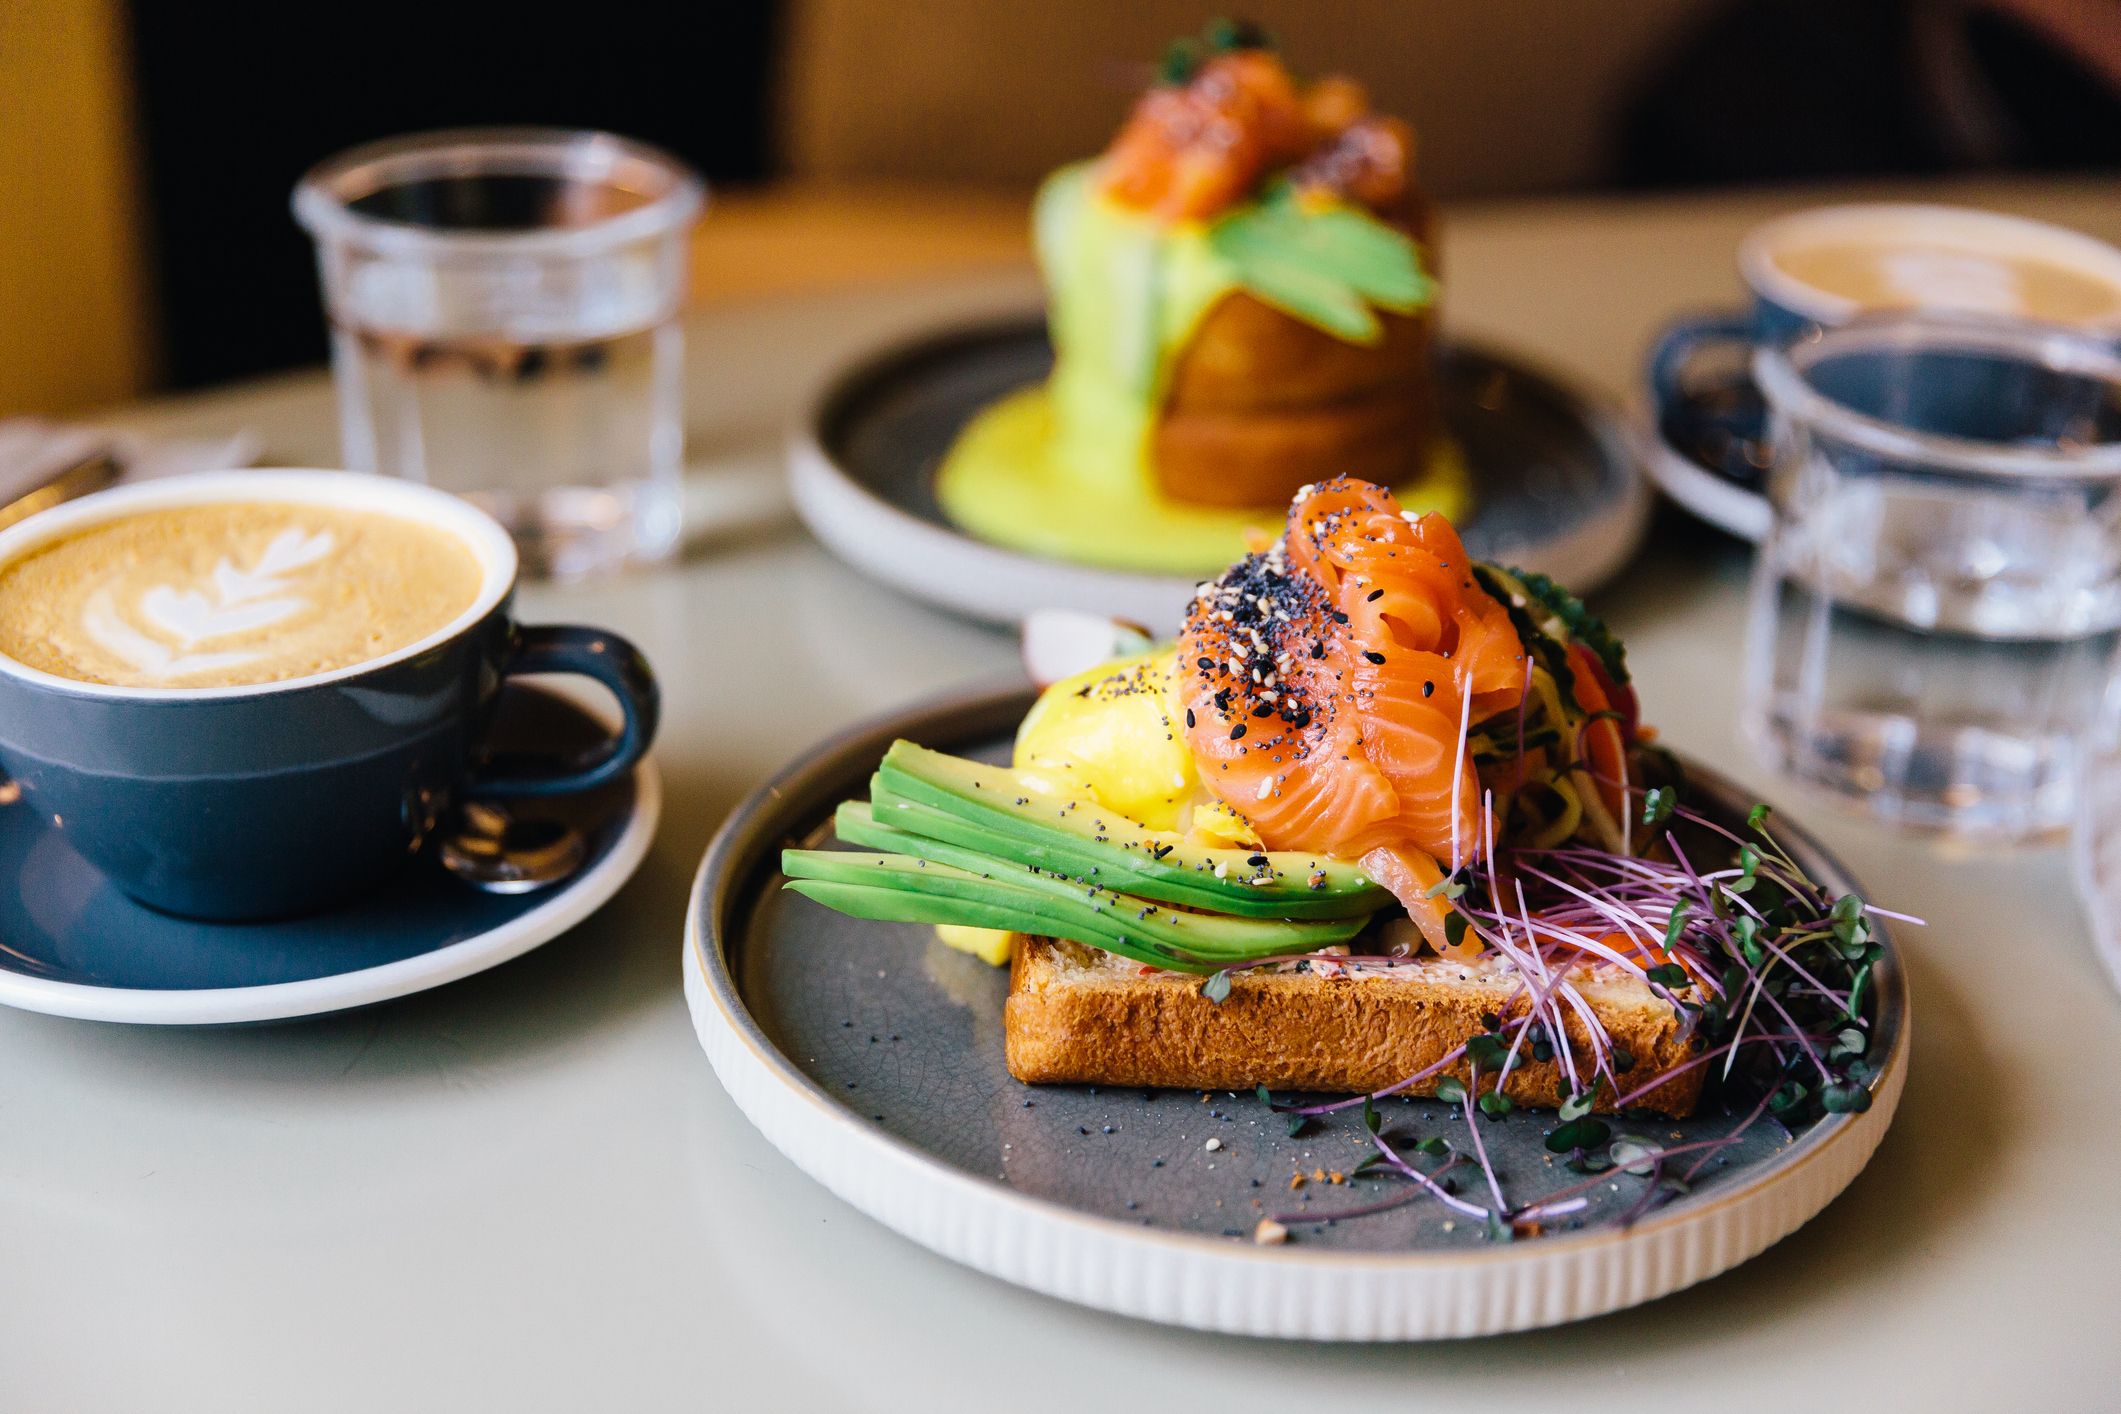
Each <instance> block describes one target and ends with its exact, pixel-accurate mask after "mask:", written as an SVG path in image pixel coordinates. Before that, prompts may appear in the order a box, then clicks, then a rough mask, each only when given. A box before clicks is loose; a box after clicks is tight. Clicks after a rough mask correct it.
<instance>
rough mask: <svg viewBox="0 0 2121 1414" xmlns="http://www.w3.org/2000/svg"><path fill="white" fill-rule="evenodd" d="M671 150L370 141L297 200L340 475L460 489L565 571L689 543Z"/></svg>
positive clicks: (587, 142) (500, 140) (681, 181)
mask: <svg viewBox="0 0 2121 1414" xmlns="http://www.w3.org/2000/svg"><path fill="white" fill-rule="evenodd" d="M703 198H704V188H703V187H702V185H701V183H700V181H699V179H698V178H697V177H696V176H695V175H694V174H693V173H692V172H691V171H689V170H688V169H687V168H686V167H684V166H683V165H682V164H681V163H679V162H678V161H677V160H676V159H674V158H672V157H670V156H668V155H666V154H664V153H661V152H658V151H656V150H655V149H653V148H650V147H646V146H643V145H642V144H639V143H635V142H630V141H627V140H626V139H624V138H618V137H613V136H612V135H610V134H608V133H595V132H567V131H556V130H547V129H514V128H496V129H476V130H463V131H456V132H443V133H432V134H427V135H423V136H418V137H409V138H400V139H395V140H392V141H389V142H382V143H376V144H373V145H371V146H368V147H361V148H355V149H354V150H352V151H350V152H346V153H342V154H341V155H339V156H337V157H334V158H332V159H331V160H330V161H328V162H325V163H323V164H322V165H320V166H318V167H317V168H315V169H314V170H312V171H311V172H310V173H309V174H308V175H307V176H305V177H304V178H303V179H302V181H301V183H300V184H299V185H298V186H297V187H296V188H295V195H294V207H295V215H296V218H297V219H298V220H299V221H300V222H301V223H302V224H303V226H305V227H306V228H308V230H309V232H310V234H311V236H312V237H314V238H315V240H316V243H317V264H318V269H319V272H320V274H321V275H322V278H323V284H324V304H325V310H326V313H327V315H328V316H329V318H330V321H331V337H332V372H333V376H334V378H335V380H336V382H337V385H338V395H339V425H340V441H341V445H342V450H343V452H344V455H345V458H346V462H347V465H349V466H351V467H354V468H356V469H359V470H364V471H377V472H383V473H385V474H387V475H392V476H403V477H408V478H410V479H412V480H415V481H425V482H428V483H430V484H432V485H435V486H439V487H442V488H444V489H445V490H449V491H454V492H458V493H460V494H462V495H465V496H467V497H468V498H469V499H471V500H472V501H474V502H476V503H477V504H479V505H480V506H482V507H484V508H485V509H486V510H488V511H490V512H491V513H492V514H493V515H494V516H496V517H497V518H498V519H499V520H500V521H501V522H502V523H503V524H504V525H506V526H507V527H508V528H509V529H510V531H512V532H513V533H514V535H515V537H516V542H517V544H518V546H520V548H521V550H522V552H523V562H524V568H525V570H526V571H527V572H529V573H531V574H537V575H546V576H552V577H558V578H574V577H578V576H581V575H588V574H596V573H599V572H602V571H605V570H609V569H613V568H616V567H618V566H621V565H626V564H633V563H642V562H653V561H656V560H660V559H663V558H665V557H667V556H668V555H669V554H670V553H671V552H672V551H673V550H674V549H675V548H676V546H677V543H678V538H679V532H680V529H681V524H680V521H681V510H682V488H681V483H680V475H681V463H682V458H683V443H684V433H683V427H682V421H681V418H682V409H681V398H682V374H683V363H684V335H683V332H682V330H681V329H680V327H679V325H678V322H677V316H678V313H679V309H680V306H681V305H682V303H683V301H684V295H685V272H686V264H687V262H686V234H687V232H688V231H689V230H690V229H691V227H692V225H693V223H694V221H696V220H697V219H698V216H699V212H700V206H701V203H702V200H703Z"/></svg>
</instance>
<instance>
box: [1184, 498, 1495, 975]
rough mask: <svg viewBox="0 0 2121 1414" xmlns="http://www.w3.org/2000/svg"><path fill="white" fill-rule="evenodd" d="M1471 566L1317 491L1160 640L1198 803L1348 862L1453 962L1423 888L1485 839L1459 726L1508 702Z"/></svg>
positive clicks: (1412, 531) (1472, 854)
mask: <svg viewBox="0 0 2121 1414" xmlns="http://www.w3.org/2000/svg"><path fill="white" fill-rule="evenodd" d="M1472 569H1473V567H1472V562H1471V561H1470V560H1469V559H1468V558H1467V557H1466V553H1465V547H1464V545H1463V544H1461V543H1460V541H1459V539H1458V533H1457V532H1456V531H1455V530H1453V529H1452V528H1451V525H1450V523H1449V522H1448V521H1446V520H1444V519H1443V518H1442V517H1441V516H1435V515H1427V516H1421V517H1419V518H1414V519H1410V518H1408V517H1407V516H1406V515H1405V514H1403V513H1402V512H1401V510H1400V508H1399V503H1398V502H1397V501H1396V500H1395V499H1394V498H1393V496H1392V493H1391V492H1389V491H1386V490H1384V489H1382V488H1380V487H1377V486H1372V485H1370V484H1369V483H1367V482H1362V481H1352V480H1347V479H1336V480H1333V481H1328V482H1323V483H1321V484H1319V485H1318V486H1315V487H1311V488H1307V489H1306V491H1305V492H1304V493H1303V494H1301V495H1299V496H1298V498H1297V500H1296V503H1295V504H1294V505H1293V506H1292V507H1291V508H1290V511H1289V521H1288V526H1287V529H1286V531H1285V533H1284V535H1283V537H1282V539H1281V540H1280V541H1279V542H1277V543H1276V544H1275V545H1274V546H1272V547H1271V548H1269V549H1267V550H1266V551H1264V552H1262V553H1259V554H1255V555H1249V556H1247V557H1246V558H1245V559H1243V560H1241V561H1239V562H1238V563H1237V564H1236V565H1233V566H1232V567H1231V568H1230V570H1229V571H1228V572H1226V573H1225V574H1224V575H1223V576H1222V577H1221V578H1220V579H1218V580H1215V581H1213V582H1212V583H1210V584H1205V585H1203V586H1201V589H1200V591H1199V593H1198V594H1197V595H1196V596H1195V597H1194V600H1193V602H1192V603H1191V605H1189V606H1188V609H1187V613H1186V623H1185V627H1184V629H1183V630H1182V631H1181V633H1180V636H1179V664H1180V669H1181V695H1182V697H1183V699H1184V702H1185V705H1186V709H1187V715H1186V735H1187V742H1188V745H1189V746H1190V747H1191V748H1192V751H1193V755H1194V758H1195V760H1196V761H1197V762H1198V763H1199V766H1200V773H1201V779H1202V780H1203V782H1204V783H1205V784H1206V785H1207V787H1208V789H1209V790H1210V791H1212V792H1213V793H1214V794H1215V795H1216V796H1217V797H1218V798H1220V799H1221V800H1222V801H1224V803H1226V804H1228V805H1229V806H1230V807H1231V808H1232V809H1234V810H1236V811H1238V812H1239V813H1241V814H1243V815H1244V816H1245V817H1246V818H1247V819H1249V820H1251V821H1252V823H1253V825H1254V826H1255V828H1256V829H1257V830H1258V832H1259V837H1260V839H1261V840H1262V841H1263V842H1264V843H1265V844H1266V845H1267V846H1268V847H1269V848H1271V849H1294V850H1307V849H1308V850H1318V851H1321V852H1324V853H1329V854H1333V855H1335V856H1338V857H1340V858H1344V859H1355V860H1359V861H1361V862H1362V865H1363V868H1364V869H1365V871H1366V872H1368V873H1369V875H1370V876H1371V877H1372V878H1373V879H1376V880H1377V881H1378V882H1379V883H1380V884H1383V885H1384V886H1385V887H1386V888H1389V889H1390V890H1392V892H1393V894H1394V895H1395V896H1396V897H1397V898H1398V899H1399V901H1400V902H1401V903H1402V904H1404V905H1405V906H1406V908H1407V911H1408V914H1409V915H1410V916H1411V917H1412V918H1413V919H1414V921H1415V922H1416V923H1417V924H1418V925H1420V927H1421V929H1422V933H1423V935H1424V936H1425V937H1427V938H1428V940H1429V942H1430V944H1431V945H1432V946H1433V947H1435V948H1436V949H1437V950H1438V951H1439V952H1443V951H1447V950H1448V951H1451V952H1459V951H1465V950H1466V949H1464V948H1462V947H1453V946H1452V945H1451V944H1450V943H1449V942H1448V940H1447V936H1446V933H1445V927H1444V924H1445V919H1446V917H1447V915H1448V913H1449V911H1450V909H1449V905H1448V903H1446V902H1445V901H1444V900H1443V899H1442V898H1441V897H1440V896H1439V895H1438V894H1437V893H1436V892H1435V890H1436V887H1437V885H1438V884H1439V883H1440V882H1441V881H1442V880H1443V879H1444V878H1445V876H1446V873H1447V872H1448V871H1451V870H1455V869H1457V868H1459V867H1461V866H1463V865H1465V864H1469V863H1472V862H1473V861H1475V860H1476V859H1478V858H1479V857H1480V854H1481V851H1482V848H1483V844H1484V841H1485V839H1486V838H1487V837H1488V835H1489V834H1490V833H1491V825H1492V822H1491V821H1490V820H1489V818H1488V811H1487V807H1486V806H1485V804H1484V803H1483V802H1482V799H1481V795H1480V782H1479V778H1478V776H1477V775H1476V774H1475V772H1474V768H1473V762H1472V759H1471V757H1470V756H1469V755H1468V754H1467V752H1466V750H1465V736H1466V731H1467V728H1468V727H1469V725H1470V724H1472V723H1477V722H1480V721H1483V720H1485V719H1486V718H1488V717H1491V716H1494V715H1495V714H1497V713H1499V712H1504V711H1508V710H1510V709H1513V708H1515V707H1516V706H1517V705H1518V704H1519V703H1520V702H1521V701H1522V700H1523V695H1524V681H1525V658H1524V653H1525V650H1524V646H1523V645H1522V644H1521V643H1520V642H1519V641H1518V638H1517V633H1516V630H1515V629H1514V628H1513V627H1512V625H1511V623H1510V618H1509V614H1508V613H1507V611H1505V610H1504V608H1503V607H1502V606H1501V605H1500V604H1498V603H1496V602H1495V600H1494V599H1493V598H1491V597H1490V596H1489V595H1488V594H1487V592H1486V591H1485V590H1483V589H1481V588H1480V586H1479V585H1478V583H1476V582H1475V580H1474V578H1473V573H1472ZM1469 941H1471V940H1470V939H1469ZM1472 947H1473V950H1477V948H1478V943H1477V941H1474V942H1473V943H1472Z"/></svg>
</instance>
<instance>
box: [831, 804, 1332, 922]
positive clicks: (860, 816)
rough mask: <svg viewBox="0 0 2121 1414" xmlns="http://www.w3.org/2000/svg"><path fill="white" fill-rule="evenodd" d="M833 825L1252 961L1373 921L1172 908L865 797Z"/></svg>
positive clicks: (876, 843)
mask: <svg viewBox="0 0 2121 1414" xmlns="http://www.w3.org/2000/svg"><path fill="white" fill-rule="evenodd" d="M833 825H834V829H835V831H836V832H837V833H838V835H839V837H840V839H841V840H843V841H845V842H846V843H848V844H851V845H860V846H863V847H866V848H869V849H882V850H888V851H890V852H891V853H892V854H894V855H898V856H911V857H913V858H914V859H915V860H918V861H927V862H929V863H931V864H938V865H944V866H947V867H949V868H951V869H953V870H963V871H965V872H967V873H969V874H972V875H974V876H976V877H978V878H980V879H983V880H987V881H990V882H993V883H997V884H1000V885H1002V886H1004V887H1008V888H1013V889H1022V890H1025V891H1027V892H1030V893H1034V894H1040V895H1043V896H1044V897H1046V898H1049V899H1054V900H1058V901H1060V902H1062V903H1064V904H1066V905H1068V906H1069V907H1070V908H1071V909H1081V908H1087V909H1089V910H1090V912H1091V913H1093V914H1095V915H1096V916H1097V917H1098V919H1100V920H1101V921H1100V924H1099V926H1100V927H1103V928H1106V929H1107V930H1108V931H1113V932H1118V933H1123V934H1128V935H1136V936H1140V937H1142V938H1146V939H1151V940H1154V941H1157V942H1161V943H1164V944H1167V945H1169V946H1170V947H1173V948H1176V949H1178V950H1179V951H1181V952H1184V953H1190V954H1193V955H1195V956H1199V957H1203V958H1207V957H1221V956H1227V957H1230V958H1247V959H1249V958H1259V957H1275V956H1279V955H1282V954H1285V953H1303V952H1316V951H1318V950H1319V949H1320V948H1323V947H1329V946H1331V945H1332V944H1334V943H1344V942H1346V941H1348V939H1350V938H1352V937H1354V936H1355V935H1356V934H1357V933H1359V932H1361V931H1362V929H1363V926H1364V925H1365V924H1366V923H1367V922H1368V921H1369V920H1368V919H1367V918H1335V919H1325V920H1321V921H1315V922H1290V921H1283V920H1280V919H1271V918H1242V917H1233V916H1231V915H1229V914H1214V913H1197V912H1190V911H1185V910H1180V909H1173V908H1170V907H1166V906H1163V905H1160V904H1157V903H1155V902H1153V901H1151V900H1149V899H1145V898H1141V897H1139V896H1136V895H1133V894H1129V893H1126V892H1123V891H1121V890H1119V889H1118V888H1117V887H1116V886H1111V885H1101V886H1098V887H1092V886H1090V885H1086V884H1084V883H1083V882H1081V881H1080V880H1077V879H1074V878H1070V877H1066V876H1063V875H1058V874H1053V873H1050V872H1046V871H1044V870H1041V869H1038V868H1034V867H1030V866H1027V865H1023V864H1018V863H1015V862H1013V861H1010V860H1006V859H1000V858H996V857H994V856H993V855H991V854H987V853H984V852H982V851H979V850H975V849H969V848H964V847H961V846H958V845H953V844H949V843H946V842H943V841H939V840H934V839H926V838H923V837H921V836H919V835H915V834H909V833H907V832H906V831H903V830H898V829H894V828H892V827H891V826H890V825H887V824H884V823H881V822H880V821H878V820H877V818H876V815H875V811H874V808H873V807H872V806H871V805H869V804H868V803H867V802H865V801H859V800H850V801H848V802H847V803H846V804H844V805H842V806H841V807H840V808H839V813H838V814H837V815H836V816H835V817H834V820H833Z"/></svg>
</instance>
